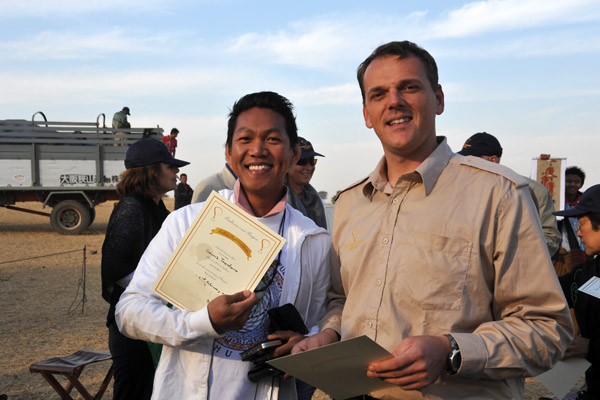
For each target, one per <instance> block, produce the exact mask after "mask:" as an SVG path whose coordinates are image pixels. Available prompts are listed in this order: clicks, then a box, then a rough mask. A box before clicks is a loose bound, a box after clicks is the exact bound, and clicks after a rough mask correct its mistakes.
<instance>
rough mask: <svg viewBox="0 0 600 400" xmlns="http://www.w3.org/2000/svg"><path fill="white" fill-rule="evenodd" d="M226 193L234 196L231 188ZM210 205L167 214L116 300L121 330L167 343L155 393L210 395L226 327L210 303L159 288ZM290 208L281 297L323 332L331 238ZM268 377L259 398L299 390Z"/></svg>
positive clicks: (180, 397)
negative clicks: (181, 301)
mask: <svg viewBox="0 0 600 400" xmlns="http://www.w3.org/2000/svg"><path fill="white" fill-rule="evenodd" d="M220 193H221V194H222V195H223V196H225V197H226V198H227V199H228V200H230V201H231V202H233V191H232V190H222V191H221V192H220ZM203 205H204V203H197V204H191V205H189V206H186V207H183V208H180V209H179V210H177V211H175V212H173V213H171V214H170V215H169V216H168V217H167V219H166V220H165V221H164V223H163V225H162V228H161V230H160V231H159V232H158V234H157V235H156V236H155V237H154V239H153V240H152V242H151V243H150V245H149V246H148V248H147V249H146V252H145V253H144V255H143V256H142V259H141V260H140V263H139V264H138V267H137V268H136V270H135V274H134V276H133V279H132V281H131V283H130V284H129V286H128V287H127V289H126V290H125V292H124V293H123V295H122V296H121V298H120V300H119V303H118V304H117V307H116V320H117V325H118V327H119V331H120V332H121V333H123V334H124V335H126V336H129V337H131V338H135V339H141V340H147V341H151V342H154V343H162V344H163V345H164V346H163V350H162V354H161V358H160V363H159V365H158V368H157V370H156V376H155V378H154V389H153V395H152V398H153V399H169V400H170V399H178V400H185V399H207V398H208V393H209V392H208V378H209V371H210V365H211V359H212V351H213V342H214V339H215V338H216V337H218V336H219V334H218V333H217V332H216V331H215V330H214V329H213V327H212V324H211V322H210V318H209V316H208V311H207V308H206V307H204V308H203V309H201V310H199V311H196V312H191V311H185V310H180V309H178V308H175V307H174V308H172V309H171V308H168V307H167V306H166V304H167V302H166V301H164V300H163V299H162V298H161V297H159V296H158V295H157V294H156V293H154V292H153V291H152V285H153V284H154V282H155V281H156V279H157V277H158V275H159V274H160V272H161V271H162V269H163V267H164V266H165V265H166V263H167V262H168V260H169V257H170V255H171V253H172V252H173V250H174V249H175V247H176V246H177V244H178V243H179V241H180V240H181V238H182V237H183V236H184V235H185V233H186V231H187V229H188V227H189V226H190V224H191V223H192V222H193V220H194V219H195V217H196V216H197V215H198V213H199V212H200V210H201V209H202V207H203ZM286 209H287V213H286V214H287V216H286V221H285V225H286V226H287V227H288V228H287V229H286V234H287V235H286V240H287V242H286V244H285V246H287V248H286V255H287V256H286V257H287V258H286V263H285V264H284V265H285V266H286V272H285V277H284V283H283V288H282V293H281V299H280V304H281V305H283V304H286V303H292V304H294V306H296V308H297V309H298V311H299V312H300V315H301V316H302V317H303V319H304V322H305V324H306V326H307V327H308V329H309V335H312V334H315V333H317V332H318V329H319V328H318V323H319V320H320V319H321V317H322V316H323V315H324V313H325V307H326V291H327V289H328V287H329V282H330V280H329V249H330V239H329V235H328V234H327V232H326V231H325V230H324V229H322V228H319V227H317V225H315V223H314V222H313V221H312V220H310V219H309V218H306V217H305V216H303V215H302V214H301V213H300V212H299V211H297V210H295V209H293V208H292V207H290V206H289V205H286ZM232 373H235V372H234V371H232ZM265 381H268V380H267V379H265V380H263V381H261V382H260V383H259V388H258V392H259V395H258V396H257V398H261V399H277V398H278V397H279V398H281V399H294V398H295V397H296V393H295V385H294V381H293V380H292V379H288V380H279V379H277V380H276V382H273V383H272V384H271V383H266V382H265ZM263 382H264V383H263ZM279 383H281V388H279ZM219 389H220V388H219ZM226 389H227V388H223V390H224V392H223V397H221V398H223V399H227V398H235V397H236V396H235V394H231V393H227V390H226ZM213 390H214V388H213ZM232 396H233V397H232Z"/></svg>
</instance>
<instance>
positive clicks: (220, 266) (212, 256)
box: [152, 192, 285, 311]
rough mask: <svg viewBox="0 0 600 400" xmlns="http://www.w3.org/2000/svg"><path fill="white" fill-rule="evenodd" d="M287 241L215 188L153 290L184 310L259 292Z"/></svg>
mask: <svg viewBox="0 0 600 400" xmlns="http://www.w3.org/2000/svg"><path fill="white" fill-rule="evenodd" d="M284 243H285V239H284V238H283V237H281V236H279V235H278V234H276V233H275V232H273V231H272V230H270V229H269V228H267V227H266V226H265V225H263V224H262V223H260V222H259V221H257V220H256V219H255V218H254V217H252V216H250V215H249V214H248V213H246V212H245V211H244V210H242V209H240V208H239V207H237V206H235V205H234V204H232V203H231V202H229V201H227V200H226V199H225V198H223V197H222V196H221V195H219V194H218V193H217V192H212V193H211V195H210V196H209V197H208V199H207V200H206V202H205V203H204V207H203V208H202V210H201V211H200V213H199V214H198V216H197V217H196V219H195V220H194V222H192V224H191V226H190V227H189V229H188V231H187V232H186V234H185V236H184V237H183V238H182V239H181V241H180V242H179V245H178V246H177V248H175V251H174V252H173V254H172V255H171V258H170V259H169V262H168V263H167V265H166V267H165V268H164V269H163V271H162V273H161V274H160V276H159V277H158V279H157V280H156V282H155V283H154V286H153V287H152V289H153V290H154V291H155V292H156V293H157V294H158V295H160V296H161V297H162V298H164V299H165V300H167V301H169V302H170V303H172V304H174V305H175V306H177V307H179V308H181V309H186V310H190V311H197V310H200V309H201V308H202V307H204V306H206V305H207V304H208V303H209V302H210V301H211V300H212V299H214V298H215V297H217V296H219V295H222V294H233V293H237V292H240V291H242V290H250V291H253V290H254V289H255V288H256V286H257V285H258V284H259V282H260V280H261V279H262V277H263V275H264V274H265V272H266V271H267V269H268V268H269V266H270V265H271V263H272V262H273V260H274V259H275V257H276V256H277V254H278V253H279V251H280V250H281V248H282V247H283V245H284Z"/></svg>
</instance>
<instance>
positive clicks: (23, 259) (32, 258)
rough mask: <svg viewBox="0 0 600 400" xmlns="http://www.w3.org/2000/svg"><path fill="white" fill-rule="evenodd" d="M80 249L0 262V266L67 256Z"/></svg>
mask: <svg viewBox="0 0 600 400" xmlns="http://www.w3.org/2000/svg"><path fill="white" fill-rule="evenodd" d="M81 250H82V249H77V250H70V251H63V252H62V253H54V254H46V255H43V256H35V257H28V258H21V259H19V260H12V261H2V262H0V265H2V264H10V263H16V262H19V261H27V260H35V259H36V258H44V257H52V256H59V255H61V254H68V253H75V252H78V251H81Z"/></svg>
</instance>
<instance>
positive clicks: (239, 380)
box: [116, 92, 330, 400]
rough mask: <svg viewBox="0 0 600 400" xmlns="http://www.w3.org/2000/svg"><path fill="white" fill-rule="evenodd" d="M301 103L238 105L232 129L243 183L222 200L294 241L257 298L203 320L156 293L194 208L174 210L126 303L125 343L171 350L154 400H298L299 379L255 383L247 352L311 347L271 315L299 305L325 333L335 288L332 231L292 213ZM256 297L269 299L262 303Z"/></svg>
mask: <svg viewBox="0 0 600 400" xmlns="http://www.w3.org/2000/svg"><path fill="white" fill-rule="evenodd" d="M297 140H298V136H297V127H296V119H295V116H294V114H293V109H292V104H291V103H290V101H289V100H288V99H286V98H285V97H283V96H281V95H279V94H277V93H273V92H259V93H252V94H248V95H246V96H244V97H242V98H241V99H239V100H238V101H237V102H236V103H235V104H234V106H233V108H232V110H231V113H230V114H229V120H228V124H227V145H226V150H225V151H226V155H227V163H228V164H229V165H230V166H231V168H232V169H233V170H234V171H235V173H236V175H237V176H238V180H237V181H236V183H235V186H234V189H233V190H222V191H221V192H220V194H221V195H222V196H224V197H225V198H226V199H227V200H229V201H231V202H232V203H234V204H235V205H236V206H238V207H240V208H242V209H243V210H244V211H246V212H247V213H248V214H250V215H251V216H254V218H256V219H257V220H258V221H260V222H262V223H263V224H265V225H266V226H267V227H269V228H270V229H271V230H273V231H275V232H278V233H279V234H280V235H281V236H283V237H284V238H285V239H286V242H285V245H284V246H283V248H282V250H281V252H280V253H279V255H278V256H277V258H276V260H275V262H274V263H273V264H272V265H271V266H270V267H269V269H268V270H267V272H266V273H265V276H264V277H263V279H262V281H261V283H259V287H258V288H257V290H256V293H251V292H248V291H244V292H239V293H232V294H225V295H221V296H218V297H216V298H215V299H213V300H212V301H211V302H209V303H208V305H207V306H206V307H204V308H202V309H201V310H199V311H195V312H190V311H187V310H181V309H179V308H177V307H173V308H169V307H167V302H166V301H164V300H163V299H162V298H160V297H159V296H158V295H156V294H155V293H153V291H152V286H153V285H154V282H155V281H156V279H157V277H158V276H159V274H160V273H161V271H162V269H163V268H164V266H165V265H166V264H167V262H168V260H169V258H170V256H171V254H172V253H173V251H174V250H175V248H176V246H177V245H178V243H179V242H180V241H181V240H182V238H183V237H184V235H185V232H186V231H187V229H188V228H189V226H190V225H191V224H192V222H193V221H194V220H195V218H196V216H197V215H198V214H199V213H200V212H201V211H202V209H203V207H204V204H203V203H194V204H192V205H189V206H187V207H183V208H181V209H179V210H177V211H174V212H173V213H172V214H171V215H170V216H169V218H167V220H166V221H165V223H164V224H163V227H162V228H161V230H160V232H159V233H158V234H157V235H156V237H155V239H154V240H153V241H152V243H150V245H149V246H148V249H147V250H146V253H145V255H144V257H142V259H141V260H140V263H139V265H138V268H137V270H136V273H135V275H134V277H133V280H132V281H131V283H130V285H129V286H128V287H127V290H125V293H123V295H122V296H121V300H120V301H119V303H118V304H117V310H116V318H117V323H118V326H119V328H120V329H121V330H122V332H124V333H125V334H126V335H128V336H130V337H133V338H137V339H141V340H149V341H152V342H155V343H162V344H163V349H162V353H161V356H160V362H159V364H158V368H157V370H156V377H155V380H154V394H153V396H154V398H155V399H178V400H179V399H182V400H183V399H207V398H209V399H219V400H220V399H235V400H246V399H248V400H250V399H252V400H256V399H259V400H267V399H278V398H279V399H294V398H295V397H296V388H295V384H294V379H283V376H281V375H275V376H267V377H264V378H262V379H260V380H258V381H257V382H254V381H251V380H250V379H249V378H248V372H249V371H250V369H251V368H252V364H251V363H250V362H247V361H246V362H245V361H242V360H241V353H242V352H243V351H244V350H247V349H250V348H251V347H253V346H255V345H257V344H260V343H262V342H264V341H265V340H267V339H268V340H273V339H280V340H282V341H283V344H282V345H281V346H279V347H277V348H276V349H275V352H274V356H275V357H278V356H282V355H285V354H287V353H289V351H290V350H291V348H292V346H293V345H294V344H295V343H297V342H298V341H299V340H301V339H302V338H303V336H302V335H301V334H300V333H298V332H295V331H291V330H285V331H276V332H274V333H272V334H269V325H270V317H269V314H268V310H271V309H273V308H278V307H279V306H282V305H284V304H293V306H294V307H295V308H296V310H297V312H298V313H299V314H300V318H301V319H302V320H303V322H304V324H305V325H306V327H307V328H308V334H309V335H312V334H315V333H316V332H317V331H318V322H319V319H320V318H321V316H322V315H323V314H324V312H325V306H326V291H327V288H328V287H329V263H328V261H329V248H330V240H329V235H328V234H327V231H325V230H324V229H323V228H320V227H318V226H317V225H315V223H314V222H313V221H311V220H310V219H308V218H306V217H304V216H303V215H302V214H301V213H300V212H299V211H298V210H296V209H294V208H293V207H291V206H290V205H289V204H287V190H286V187H285V185H284V180H285V175H286V173H287V172H288V170H289V168H290V166H291V165H294V164H295V163H296V162H297V161H298V158H299V157H300V152H299V150H298V147H297V145H296V144H297ZM257 294H261V297H260V299H259V298H258V297H257Z"/></svg>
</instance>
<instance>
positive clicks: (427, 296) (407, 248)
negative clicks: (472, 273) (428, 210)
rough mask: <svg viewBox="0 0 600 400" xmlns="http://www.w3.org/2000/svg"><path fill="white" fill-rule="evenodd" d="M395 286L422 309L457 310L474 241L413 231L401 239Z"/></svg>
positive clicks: (462, 294)
mask: <svg viewBox="0 0 600 400" xmlns="http://www.w3.org/2000/svg"><path fill="white" fill-rule="evenodd" d="M400 246H401V249H400V250H401V251H400V257H401V258H400V261H401V265H403V266H406V267H403V268H401V269H400V270H399V271H398V272H399V273H400V276H399V277H398V278H399V282H401V284H400V285H397V286H396V287H397V288H400V290H402V291H405V293H398V295H402V296H408V297H409V298H410V301H411V302H412V303H413V304H416V305H418V306H420V307H421V308H422V309H424V310H460V309H461V307H462V304H463V297H464V293H465V285H466V282H467V275H468V271H469V265H470V263H471V253H472V249H473V243H472V242H469V241H467V240H465V239H461V238H453V237H447V236H441V235H437V234H433V233H428V232H418V231H412V232H411V235H410V237H409V238H408V240H406V241H403V242H402V243H401V245H400Z"/></svg>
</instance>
